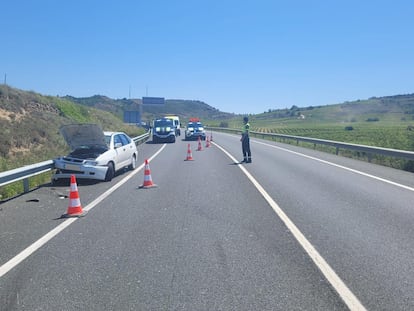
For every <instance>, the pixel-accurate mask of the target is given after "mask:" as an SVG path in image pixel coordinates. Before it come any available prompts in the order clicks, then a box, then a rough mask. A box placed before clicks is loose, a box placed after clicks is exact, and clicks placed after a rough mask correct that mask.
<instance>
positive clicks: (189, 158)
mask: <svg viewBox="0 0 414 311" xmlns="http://www.w3.org/2000/svg"><path fill="white" fill-rule="evenodd" d="M184 161H194V159H193V154H192V152H191V146H190V144H188V148H187V158H186V159H185V160H184Z"/></svg>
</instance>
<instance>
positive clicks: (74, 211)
mask: <svg viewBox="0 0 414 311" xmlns="http://www.w3.org/2000/svg"><path fill="white" fill-rule="evenodd" d="M85 215H86V212H84V211H83V210H82V205H81V202H80V198H79V192H78V185H77V184H76V178H75V175H71V176H70V193H69V207H68V210H67V212H66V214H64V215H62V217H65V218H66V217H81V216H85Z"/></svg>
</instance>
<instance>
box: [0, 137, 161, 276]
mask: <svg viewBox="0 0 414 311" xmlns="http://www.w3.org/2000/svg"><path fill="white" fill-rule="evenodd" d="M165 146H166V144H163V145H162V147H161V148H160V149H159V150H158V151H157V152H156V153H155V154H154V155H153V156H152V157H150V158H149V159H148V160H149V161H151V160H152V159H154V158H155V157H156V156H157V155H158V154H159V153H160V152H161V151H162V150H163V149H164V148H165ZM143 167H144V164H141V165H140V166H139V167H138V168H136V169H135V170H134V171H132V172H131V173H130V174H128V176H126V177H125V178H123V179H122V180H120V181H119V182H118V183H117V184H115V185H114V186H113V187H111V188H109V189H108V190H106V191H105V192H104V193H103V194H101V195H100V196H99V197H98V198H96V199H95V200H94V201H92V202H91V203H89V204H88V205H87V206H85V207H84V208H83V210H85V211H90V210H91V209H93V208H94V207H95V206H96V205H98V204H99V203H100V202H102V201H103V200H104V199H105V198H107V197H108V196H109V195H111V194H112V193H113V192H114V191H115V190H116V189H118V188H119V187H121V186H122V185H123V184H125V183H126V182H127V181H128V180H130V179H131V178H132V177H133V176H135V174H137V173H138V172H139V171H141V170H142V168H143ZM78 219H79V218H69V219H67V220H65V221H64V222H62V223H61V224H60V225H59V226H57V227H56V228H54V229H52V230H51V231H49V232H48V233H46V234H45V235H44V236H42V237H41V238H40V239H39V240H37V241H36V242H34V243H33V244H31V245H30V246H29V247H27V248H26V249H24V250H23V251H21V252H20V253H19V254H17V255H16V256H14V257H13V258H12V259H10V260H9V261H8V262H6V263H5V264H3V265H2V266H1V267H0V278H1V277H2V276H3V275H5V274H6V273H7V272H9V271H10V270H11V269H13V268H14V267H16V266H17V265H18V264H20V263H21V262H22V261H23V260H25V259H26V258H27V257H29V256H30V255H32V254H33V253H34V252H35V251H37V250H38V249H39V248H41V247H42V246H43V245H45V244H46V243H47V242H49V241H50V240H51V239H53V238H54V237H55V236H57V235H58V234H59V233H60V232H62V231H63V230H64V229H65V228H67V227H69V226H70V225H71V224H72V223H74V222H75V221H76V220H78Z"/></svg>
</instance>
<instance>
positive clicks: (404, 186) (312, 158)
mask: <svg viewBox="0 0 414 311" xmlns="http://www.w3.org/2000/svg"><path fill="white" fill-rule="evenodd" d="M254 143H256V144H260V145H265V146H268V147H271V148H275V149H279V150H282V151H286V152H289V153H292V154H295V155H297V156H301V157H304V158H308V159H311V160H314V161H318V162H321V163H324V164H327V165H331V166H335V167H338V168H341V169H343V170H346V171H349V172H352V173H355V174H359V175H362V176H365V177H369V178H372V179H375V180H378V181H382V182H384V183H387V184H390V185H393V186H396V187H400V188H403V189H406V190H409V191H413V192H414V188H412V187H409V186H406V185H403V184H399V183H396V182H393V181H391V180H388V179H384V178H381V177H378V176H375V175H371V174H368V173H364V172H361V171H358V170H354V169H352V168H349V167H346V166H343V165H339V164H336V163H332V162H329V161H325V160H321V159H318V158H315V157H312V156H308V155H306V154H303V153H300V152H296V151H292V150H289V149H285V148H282V147H278V146H275V145H271V144H267V143H263V142H260V141H254Z"/></svg>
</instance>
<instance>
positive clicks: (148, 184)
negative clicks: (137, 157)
mask: <svg viewBox="0 0 414 311" xmlns="http://www.w3.org/2000/svg"><path fill="white" fill-rule="evenodd" d="M154 187H157V185H156V184H154V183H153V182H152V177H151V170H150V167H149V163H148V160H145V169H144V183H143V184H142V185H141V186H139V188H144V189H148V188H154Z"/></svg>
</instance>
